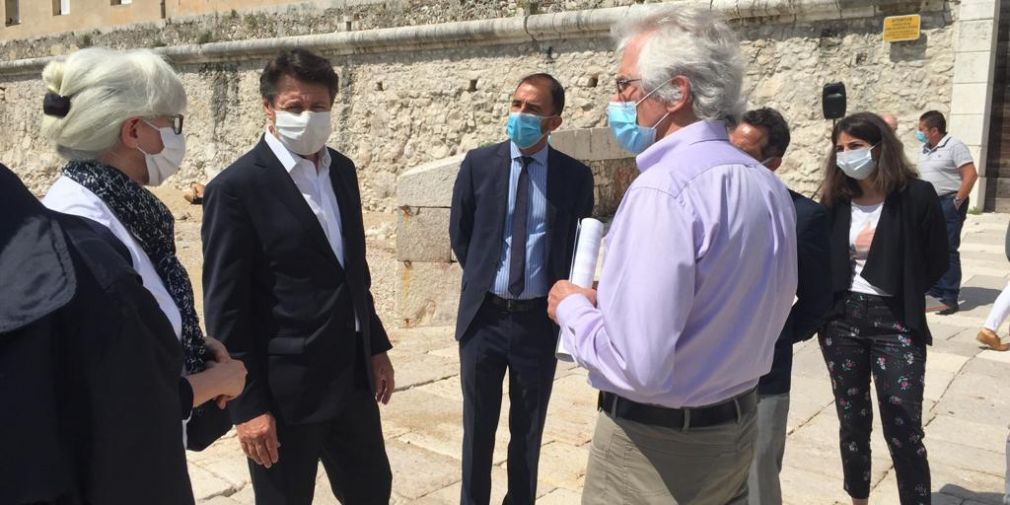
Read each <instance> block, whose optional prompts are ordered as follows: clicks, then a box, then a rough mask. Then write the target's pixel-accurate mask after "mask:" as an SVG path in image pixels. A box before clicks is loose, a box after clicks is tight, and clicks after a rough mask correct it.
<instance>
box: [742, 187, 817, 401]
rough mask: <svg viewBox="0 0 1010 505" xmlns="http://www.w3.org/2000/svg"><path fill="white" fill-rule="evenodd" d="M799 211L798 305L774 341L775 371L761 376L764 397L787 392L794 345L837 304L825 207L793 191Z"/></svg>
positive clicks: (810, 334) (760, 386)
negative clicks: (832, 282) (832, 284)
mask: <svg viewBox="0 0 1010 505" xmlns="http://www.w3.org/2000/svg"><path fill="white" fill-rule="evenodd" d="M789 194H790V195H791V196H792V197H793V206H794V207H795V208H796V257H797V259H798V261H799V268H798V270H797V272H798V274H799V277H798V281H799V282H797V284H796V298H797V300H796V304H795V305H793V308H792V310H791V311H790V312H789V318H788V319H786V325H785V326H784V327H783V328H782V332H781V333H780V334H779V339H778V340H777V341H776V342H775V358H774V359H773V360H772V369H771V371H770V372H768V374H767V375H765V376H764V377H761V381H760V383H759V385H758V392H759V393H760V394H763V395H772V394H782V393H788V392H789V389H790V385H791V380H790V376H791V375H792V370H793V344H794V343H796V342H800V341H802V340H806V339H808V338H810V337H812V336H813V335H814V333H815V332H816V331H817V329H818V328H819V327H820V326H821V324H822V323H823V320H824V318H825V317H826V316H827V313H828V312H829V311H830V310H831V307H832V304H833V303H834V294H833V292H832V288H831V256H830V250H831V222H830V220H829V219H828V212H827V210H825V209H824V207H823V206H822V205H821V204H819V203H817V202H815V201H813V200H811V199H809V198H807V197H805V196H803V195H801V194H799V193H796V192H795V191H790V192H789Z"/></svg>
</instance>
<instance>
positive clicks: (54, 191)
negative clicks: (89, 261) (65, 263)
mask: <svg viewBox="0 0 1010 505" xmlns="http://www.w3.org/2000/svg"><path fill="white" fill-rule="evenodd" d="M42 204H43V205H45V206H46V207H49V208H50V209H52V210H55V211H56V212H62V213H64V214H71V215H74V216H80V217H84V218H88V219H90V220H92V221H95V222H98V223H101V224H102V225H104V226H105V227H106V228H108V229H109V231H111V232H112V234H113V235H115V236H116V238H118V239H119V241H120V242H122V243H123V245H124V246H126V248H127V249H128V250H129V251H130V259H131V260H132V262H133V269H134V270H136V271H137V273H138V274H140V278H141V279H142V281H143V283H144V287H145V288H147V290H148V291H150V292H151V294H152V295H154V299H155V300H156V301H157V302H158V307H160V308H161V311H162V312H164V313H165V316H166V317H168V322H170V323H172V330H173V331H175V338H178V339H180V340H181V339H182V313H181V312H180V311H179V307H178V306H177V305H176V304H175V301H174V300H172V295H170V294H169V293H168V289H166V288H165V283H164V282H162V280H161V277H160V276H158V272H157V270H155V269H154V263H152V262H151V258H149V257H148V256H147V253H145V252H144V250H143V249H142V248H141V247H140V244H138V243H137V241H136V240H134V238H133V235H130V232H129V231H127V230H126V227H125V226H123V223H122V222H120V221H119V219H118V218H117V217H116V215H115V214H113V213H112V209H109V206H108V205H105V202H103V201H102V200H101V199H100V198H98V196H97V195H95V194H94V193H92V192H91V190H89V189H88V188H85V187H84V186H82V185H80V184H79V183H78V182H77V181H74V180H72V179H70V178H69V177H67V176H61V177H60V178H59V179H57V180H56V183H55V184H53V186H52V187H51V188H49V192H48V193H46V196H45V198H43V199H42Z"/></svg>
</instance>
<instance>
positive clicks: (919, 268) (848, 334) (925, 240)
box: [820, 112, 948, 505]
mask: <svg viewBox="0 0 1010 505" xmlns="http://www.w3.org/2000/svg"><path fill="white" fill-rule="evenodd" d="M831 138H832V143H833V148H832V150H831V152H830V153H829V155H828V161H827V164H826V167H825V179H824V184H823V186H822V188H823V189H822V193H821V201H822V203H823V204H824V205H825V207H826V208H827V209H828V214H829V216H830V218H831V223H832V224H831V226H832V230H831V257H832V258H831V261H832V268H831V276H832V280H831V283H832V288H833V291H834V296H835V306H834V309H833V311H832V313H831V315H830V316H829V318H828V322H827V324H826V326H825V328H824V329H823V330H822V331H821V333H820V345H821V351H822V352H823V354H824V360H825V361H826V362H827V366H828V372H829V374H830V375H831V385H832V390H833V392H834V395H835V407H836V409H837V412H838V419H839V423H840V424H841V426H840V430H839V434H840V438H841V444H840V445H841V454H842V467H843V471H844V475H845V490H846V491H847V492H848V493H849V496H851V497H852V503H853V504H856V505H858V504H864V503H867V498H868V497H869V494H870V429H871V425H872V420H873V406H872V404H871V402H870V389H869V388H870V378H871V377H872V378H873V382H874V383H875V385H876V388H877V398H878V399H879V407H880V415H881V423H882V425H883V428H884V437H885V439H886V441H887V445H888V447H889V448H890V452H891V455H892V456H891V457H892V460H893V461H894V467H895V472H896V474H897V478H898V491H899V496H900V498H901V504H902V505H912V504H921V503H926V504H928V503H929V502H930V477H929V462H928V461H927V458H926V448H925V447H924V446H923V443H922V438H923V435H924V433H923V429H922V394H923V388H924V377H925V370H926V345H927V344H930V343H932V337H931V335H930V333H929V327H928V326H927V325H926V316H925V293H926V290H927V289H929V287H930V286H932V285H933V284H934V283H935V282H936V281H937V280H938V279H939V278H940V276H942V275H943V273H944V271H945V270H946V269H947V257H948V256H947V239H946V228H945V226H946V225H945V224H944V221H943V212H942V211H941V209H940V200H939V198H938V197H937V195H936V192H935V191H934V190H933V187H932V186H931V185H929V184H928V183H926V182H923V181H920V180H919V179H918V176H917V175H916V173H915V171H914V169H913V168H912V167H911V165H910V164H909V163H908V161H907V160H906V159H905V156H904V154H903V148H902V145H901V141H899V140H898V139H897V138H896V137H895V136H894V134H893V133H892V130H891V129H890V128H888V127H887V125H886V124H885V123H884V122H883V120H881V119H880V117H878V116H876V115H875V114H870V113H865V112H863V113H858V114H853V115H851V116H848V117H846V118H845V119H842V120H841V121H839V122H838V124H837V125H836V126H835V128H834V131H833V132H832V136H831Z"/></svg>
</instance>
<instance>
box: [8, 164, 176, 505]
mask: <svg viewBox="0 0 1010 505" xmlns="http://www.w3.org/2000/svg"><path fill="white" fill-rule="evenodd" d="M181 370H182V349H181V348H180V346H179V342H178V341H177V340H176V338H175V335H174V332H173V331H172V327H171V325H170V324H169V322H168V320H167V319H166V318H165V316H164V314H163V313H162V312H161V310H160V309H159V308H158V305H157V302H156V301H155V300H154V298H153V297H152V296H151V295H150V293H149V292H148V291H147V290H146V289H145V288H144V287H143V285H142V284H141V281H140V278H139V277H138V276H137V274H136V273H135V272H134V271H133V269H132V268H131V266H130V263H129V254H128V252H127V251H126V250H125V249H124V248H123V247H122V244H120V243H119V242H118V241H117V240H116V239H115V237H113V236H111V234H109V232H108V231H107V230H106V229H105V228H104V227H102V226H101V225H98V224H97V223H93V222H91V221H88V220H85V219H82V218H77V217H72V216H66V215H62V214H57V213H55V212H51V211H48V210H47V209H45V208H44V207H42V205H41V204H39V202H38V201H37V200H36V199H35V197H34V196H32V195H31V193H29V192H28V190H27V189H26V188H25V187H24V185H22V184H21V182H20V181H19V180H18V179H17V177H16V176H14V174H13V173H11V172H10V171H9V170H7V168H6V167H3V166H2V165H0V504H4V505H8V504H14V505H20V504H25V503H31V504H36V503H43V504H59V505H79V504H89V505H120V504H122V505H127V504H129V505H135V504H141V503H143V504H158V505H161V504H164V505H180V504H181V505H189V504H192V503H193V495H192V491H191V486H190V481H189V477H188V475H187V473H186V458H185V453H184V449H183V445H182V425H181V423H180V421H179V413H180V411H181V406H180V400H179V394H180V391H179V373H180V371H181Z"/></svg>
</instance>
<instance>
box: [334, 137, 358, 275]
mask: <svg viewBox="0 0 1010 505" xmlns="http://www.w3.org/2000/svg"><path fill="white" fill-rule="evenodd" d="M330 156H331V159H334V160H335V159H336V157H334V156H333V155H332V154H331V155H330ZM340 170H341V167H338V166H337V165H336V163H330V183H331V184H332V185H333V195H334V196H336V197H337V209H338V210H339V211H340V235H341V237H340V240H342V241H343V245H344V265H345V266H346V265H347V262H348V259H349V258H351V254H349V250H348V249H349V244H348V242H347V237H356V236H357V232H356V231H355V233H349V230H350V228H349V227H350V226H352V225H353V224H354V220H353V219H351V216H353V215H354V214H353V213H355V212H358V211H359V209H352V208H350V202H351V195H350V193H349V192H348V191H349V189H348V187H347V180H346V179H345V178H344V177H343V174H341V173H340Z"/></svg>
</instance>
